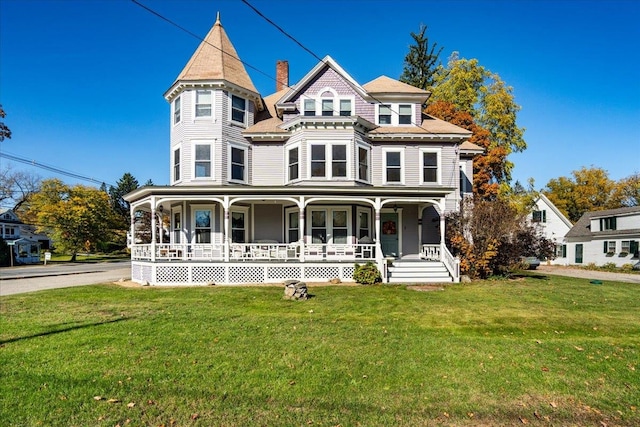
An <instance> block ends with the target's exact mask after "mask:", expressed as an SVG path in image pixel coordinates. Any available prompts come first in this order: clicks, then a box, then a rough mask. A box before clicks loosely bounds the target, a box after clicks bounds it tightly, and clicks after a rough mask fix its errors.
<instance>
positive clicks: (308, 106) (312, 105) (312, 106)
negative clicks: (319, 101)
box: [304, 99, 316, 116]
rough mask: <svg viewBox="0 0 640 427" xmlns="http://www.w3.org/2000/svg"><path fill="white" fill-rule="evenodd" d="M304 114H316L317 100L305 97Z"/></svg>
mask: <svg viewBox="0 0 640 427" xmlns="http://www.w3.org/2000/svg"><path fill="white" fill-rule="evenodd" d="M304 115H305V116H315V115H316V100H315V99H305V100H304Z"/></svg>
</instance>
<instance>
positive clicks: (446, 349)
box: [0, 275, 640, 427]
mask: <svg viewBox="0 0 640 427" xmlns="http://www.w3.org/2000/svg"><path fill="white" fill-rule="evenodd" d="M310 293H311V294H313V295H314V297H313V298H312V299H310V300H308V301H304V302H303V301H299V302H293V301H286V300H283V299H282V294H283V290H282V288H281V287H235V288H232V287H202V288H181V289H175V288H126V287H120V286H116V285H99V286H87V287H80V288H67V289H60V290H54V291H46V292H38V293H33V294H24V295H15V296H8V297H2V298H0V374H1V377H2V381H0V396H2V398H1V399H0V425H3V426H11V425H16V426H32V425H34V426H35V425H47V426H88V425H91V426H116V425H120V426H125V425H132V426H161V425H163V426H249V425H262V426H302V425H318V426H338V425H340V426H344V427H346V426H386V425H397V426H427V425H452V426H466V425H492V426H493V425H523V424H528V425H577V426H583V425H584V426H587V425H589V426H591V425H607V426H616V425H617V426H623V425H628V426H631V425H639V424H640V410H639V409H638V407H637V406H638V404H639V403H640V378H639V370H640V366H639V361H640V298H638V295H639V293H640V288H638V285H632V284H623V283H614V282H605V284H604V285H600V286H596V285H592V284H590V283H589V281H588V280H581V279H571V278H563V277H544V276H536V275H531V276H530V277H526V278H524V279H520V280H512V281H491V282H483V283H474V284H465V285H452V286H448V287H446V288H445V290H444V291H434V292H417V291H415V290H410V289H408V288H407V287H405V286H386V285H385V286H344V285H343V286H340V285H336V286H326V287H325V286H323V287H312V288H310ZM601 423H602V424H601Z"/></svg>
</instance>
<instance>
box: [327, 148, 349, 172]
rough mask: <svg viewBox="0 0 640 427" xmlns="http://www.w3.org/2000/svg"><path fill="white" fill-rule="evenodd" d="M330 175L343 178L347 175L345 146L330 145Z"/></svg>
mask: <svg viewBox="0 0 640 427" xmlns="http://www.w3.org/2000/svg"><path fill="white" fill-rule="evenodd" d="M331 176H332V177H340V178H345V177H346V176H347V146H346V145H332V146H331Z"/></svg>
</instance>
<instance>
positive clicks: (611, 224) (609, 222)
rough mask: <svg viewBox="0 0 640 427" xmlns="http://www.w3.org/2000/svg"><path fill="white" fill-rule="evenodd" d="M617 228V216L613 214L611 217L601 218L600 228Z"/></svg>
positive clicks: (602, 229)
mask: <svg viewBox="0 0 640 427" xmlns="http://www.w3.org/2000/svg"><path fill="white" fill-rule="evenodd" d="M615 229H616V217H615V216H611V217H609V218H600V230H601V231H604V230H615Z"/></svg>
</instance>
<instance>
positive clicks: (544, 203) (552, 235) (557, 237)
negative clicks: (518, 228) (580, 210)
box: [528, 193, 573, 265]
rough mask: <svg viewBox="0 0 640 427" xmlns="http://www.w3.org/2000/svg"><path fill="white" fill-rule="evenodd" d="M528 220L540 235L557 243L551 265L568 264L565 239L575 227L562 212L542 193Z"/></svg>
mask: <svg viewBox="0 0 640 427" xmlns="http://www.w3.org/2000/svg"><path fill="white" fill-rule="evenodd" d="M528 220H529V222H530V223H531V224H533V225H534V226H536V227H537V228H538V230H539V231H540V234H541V235H542V236H544V237H545V238H547V239H549V240H552V241H553V242H554V243H555V246H556V251H555V258H554V259H550V260H548V262H549V263H551V264H560V265H565V264H567V258H566V257H567V254H566V245H565V244H564V238H565V236H566V234H567V233H568V232H569V230H571V227H572V226H573V225H572V224H571V221H569V220H568V219H567V217H566V216H564V214H563V213H562V212H560V211H559V210H558V208H557V207H556V206H555V205H554V204H553V203H552V202H551V201H550V200H549V199H548V198H547V197H546V196H545V195H544V194H542V193H540V196H539V197H538V199H537V200H536V202H535V205H534V208H533V210H532V211H531V213H530V214H529V215H528Z"/></svg>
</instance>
